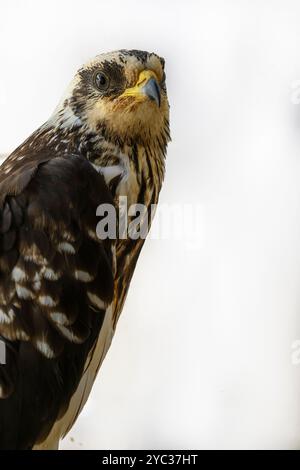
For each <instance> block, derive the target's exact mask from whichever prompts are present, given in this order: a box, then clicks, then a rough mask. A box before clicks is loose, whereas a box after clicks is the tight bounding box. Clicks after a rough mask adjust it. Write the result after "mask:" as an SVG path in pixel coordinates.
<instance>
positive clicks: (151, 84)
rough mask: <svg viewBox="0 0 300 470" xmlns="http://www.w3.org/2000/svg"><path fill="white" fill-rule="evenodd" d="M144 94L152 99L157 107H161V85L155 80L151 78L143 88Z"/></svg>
mask: <svg viewBox="0 0 300 470" xmlns="http://www.w3.org/2000/svg"><path fill="white" fill-rule="evenodd" d="M142 90H143V93H144V94H145V95H146V96H148V98H150V100H151V101H155V102H156V104H157V106H158V107H160V104H161V95H160V89H159V85H158V83H157V80H156V79H155V78H150V80H148V81H147V83H146V84H145V85H144V86H143V88H142Z"/></svg>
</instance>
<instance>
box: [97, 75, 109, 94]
mask: <svg viewBox="0 0 300 470" xmlns="http://www.w3.org/2000/svg"><path fill="white" fill-rule="evenodd" d="M94 83H95V86H96V87H97V88H98V90H101V91H105V90H107V88H108V87H109V78H108V76H107V75H105V73H103V72H96V73H95V76H94Z"/></svg>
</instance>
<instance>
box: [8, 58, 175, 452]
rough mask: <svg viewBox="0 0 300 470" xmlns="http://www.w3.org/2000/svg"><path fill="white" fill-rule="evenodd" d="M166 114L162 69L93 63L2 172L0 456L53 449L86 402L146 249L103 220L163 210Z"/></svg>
mask: <svg viewBox="0 0 300 470" xmlns="http://www.w3.org/2000/svg"><path fill="white" fill-rule="evenodd" d="M168 109H169V105H168V100H167V94H166V87H165V74H164V61H163V59H161V58H159V57H158V56H157V55H155V54H149V53H147V52H141V51H125V50H122V51H118V52H114V53H110V54H103V55H100V56H97V57H96V58H95V59H94V60H92V61H90V62H89V63H88V64H86V65H85V66H84V67H82V68H81V69H80V70H79V71H78V73H77V74H76V75H75V78H74V79H73V81H72V83H71V85H70V87H69V89H68V90H67V93H66V95H65V96H64V98H63V100H62V101H61V103H60V104H59V106H58V107H57V109H56V110H55V112H54V114H53V115H52V116H51V118H50V119H49V120H48V121H47V122H46V123H45V124H44V125H43V126H41V127H40V128H39V129H38V130H37V131H36V132H35V133H34V134H33V135H31V136H30V137H29V138H28V139H27V140H26V141H25V142H24V143H23V144H22V145H21V146H20V147H18V148H17V149H16V150H15V151H14V152H13V153H12V154H11V155H10V156H9V157H8V158H7V159H6V160H5V162H4V163H3V164H2V166H1V167H0V339H2V340H3V341H4V342H5V344H6V364H5V365H0V448H4V449H31V448H56V447H57V446H58V442H59V439H60V438H61V437H62V436H63V435H64V434H65V433H66V432H67V431H68V430H69V429H70V427H71V426H72V424H73V423H74V421H75V420H76V418H77V416H78V414H79V412H80V410H81V408H82V406H83V405H84V403H85V401H86V400H87V397H88V395H89V392H90V390H91V387H92V384H93V381H94V379H95V376H96V374H97V371H98V369H99V367H100V365H101V362H102V360H103V358H104V356H105V354H106V352H107V349H108V347H109V345H110V342H111V339H112V336H113V333H114V330H115V326H116V323H117V320H118V317H119V315H120V313H121V310H122V307H123V304H124V300H125V297H126V294H127V291H128V287H129V283H130V280H131V278H132V275H133V271H134V268H135V265H136V262H137V259H138V256H139V253H140V250H141V248H142V245H143V239H141V238H140V239H136V240H135V239H131V238H124V239H123V238H117V239H116V240H114V239H101V238H99V237H98V236H97V234H96V226H97V223H98V222H99V217H97V215H96V210H97V207H98V206H99V205H101V204H111V205H114V206H115V207H116V208H118V199H119V197H120V196H126V197H127V199H128V205H130V204H134V203H139V204H144V205H145V206H146V208H147V210H149V211H150V206H151V204H156V203H157V201H158V196H159V191H160V188H161V184H162V180H163V176H164V158H165V151H166V146H167V142H168V140H169V124H168V122H169V121H168Z"/></svg>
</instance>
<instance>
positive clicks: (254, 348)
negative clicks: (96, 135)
mask: <svg viewBox="0 0 300 470" xmlns="http://www.w3.org/2000/svg"><path fill="white" fill-rule="evenodd" d="M299 17H300V4H299V1H290V0H285V1H283V0H282V1H279V0H278V1H274V0H273V1H271V0H270V1H268V0H264V1H261V0H260V1H258V0H254V1H253V0H252V1H250V0H249V1H245V0H244V1H241V0H239V1H238V0H236V1H230V0H227V1H226V2H224V1H222V0H219V1H218V0H207V1H203V0H195V1H191V0H190V1H183V0H182V1H176V0H169V1H163V0H159V1H158V0H151V1H147V2H146V1H134V0H126V1H121V0H119V1H116V0H110V1H106V2H104V1H99V0H98V1H96V0H85V1H84V2H82V1H78V0H59V1H58V0H51V1H50V0H49V1H43V2H41V1H38V0H36V1H31V0H27V1H21V0H20V1H16V0H1V3H0V67H1V68H0V70H1V73H0V109H1V113H0V129H1V139H0V153H1V152H7V151H9V150H13V149H14V148H15V147H16V146H17V145H18V144H19V143H21V142H22V140H23V139H24V138H26V137H27V136H28V135H29V134H30V133H31V132H32V131H33V130H34V129H36V128H37V127H38V126H39V125H40V124H41V123H43V122H44V121H45V120H46V119H47V118H48V116H49V115H50V113H51V112H52V110H53V109H54V108H55V106H56V104H57V102H58V100H59V98H60V96H61V94H62V93H63V90H64V88H65V87H66V86H67V84H68V82H69V81H70V79H71V78H72V75H73V73H74V72H75V70H76V68H77V67H78V66H80V65H81V64H82V63H83V62H85V61H86V60H87V59H89V58H90V57H92V56H93V55H95V54H97V53H99V52H104V51H108V50H114V49H119V48H136V49H145V50H149V51H156V52H158V53H159V54H160V55H162V56H164V57H165V59H166V68H167V69H166V71H167V83H168V90H169V98H170V103H171V129H172V137H173V142H172V144H171V145H170V147H169V152H168V161H167V173H166V179H165V185H164V189H163V192H162V196H161V202H162V203H165V204H175V203H185V204H192V207H193V210H196V209H195V208H196V206H198V208H199V214H200V230H199V233H198V235H197V240H196V241H197V243H190V242H189V241H188V240H187V238H188V237H187V236H186V237H185V238H184V237H183V238H181V239H180V237H178V238H179V239H177V240H176V239H174V237H173V239H171V240H163V241H159V240H149V241H148V242H147V243H146V246H145V249H144V251H143V253H142V256H141V258H140V260H139V264H138V267H137V269H136V273H135V276H134V280H133V282H132V285H131V289H130V292H129V295H128V299H127V303H126V307H125V309H124V311H123V314H122V317H121V320H120V322H119V326H118V330H117V333H116V335H115V338H114V341H113V345H112V347H111V350H110V351H109V353H108V356H107V358H106V360H105V363H104V364H103V367H102V369H101V371H100V373H99V376H98V379H97V383H96V385H95V387H94V389H93V393H92V395H91V397H90V400H89V402H88V404H87V406H86V408H85V410H84V412H83V413H82V415H81V417H80V419H79V420H78V422H77V424H76V426H75V427H74V429H73V430H72V431H71V433H70V434H69V435H68V437H67V438H66V439H65V441H64V442H63V444H62V448H81V449H88V448H104V449H105V448H110V449H116V448H121V449H130V448H135V449H138V448H169V449H172V448H216V447H217V448H264V447H268V448H276V447H277V448H278V447H280V448H299V446H300V365H298V366H297V365H293V364H292V361H291V354H292V344H293V341H295V340H297V339H300V104H296V103H295V101H297V96H298V95H297V90H298V88H299V90H300V27H299ZM297 81H299V82H297ZM293 87H296V92H295V90H294V92H293ZM299 96H300V95H299ZM192 225H193V224H191V222H189V220H187V222H186V224H185V227H186V233H187V234H189V233H190V232H191V230H192V229H193V228H194V227H193V226H192Z"/></svg>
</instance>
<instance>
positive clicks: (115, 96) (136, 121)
mask: <svg viewBox="0 0 300 470" xmlns="http://www.w3.org/2000/svg"><path fill="white" fill-rule="evenodd" d="M56 116H57V117H59V119H60V121H61V123H62V125H63V126H66V127H67V126H71V127H72V128H74V126H75V127H76V126H82V125H83V126H85V127H86V128H87V129H88V130H89V131H91V132H93V133H102V134H103V133H105V135H106V136H108V137H110V138H112V139H116V140H118V141H121V142H124V143H126V142H128V141H129V142H131V141H135V142H140V143H143V144H147V143H149V141H151V139H155V138H158V139H159V140H160V139H161V138H163V140H164V141H167V140H168V135H169V104H168V98H167V90H166V82H165V71H164V60H163V59H162V58H160V57H159V56H158V55H156V54H154V53H148V52H143V51H137V50H120V51H116V52H112V53H108V54H101V55H98V56H96V57H95V58H94V59H93V60H91V61H89V62H88V63H87V64H85V65H84V66H83V67H81V68H80V69H79V70H78V72H77V73H76V75H75V77H74V79H73V81H72V82H71V85H70V87H69V89H68V90H67V94H66V96H65V97H64V99H63V100H62V102H61V105H60V107H59V108H58V110H57V113H56Z"/></svg>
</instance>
